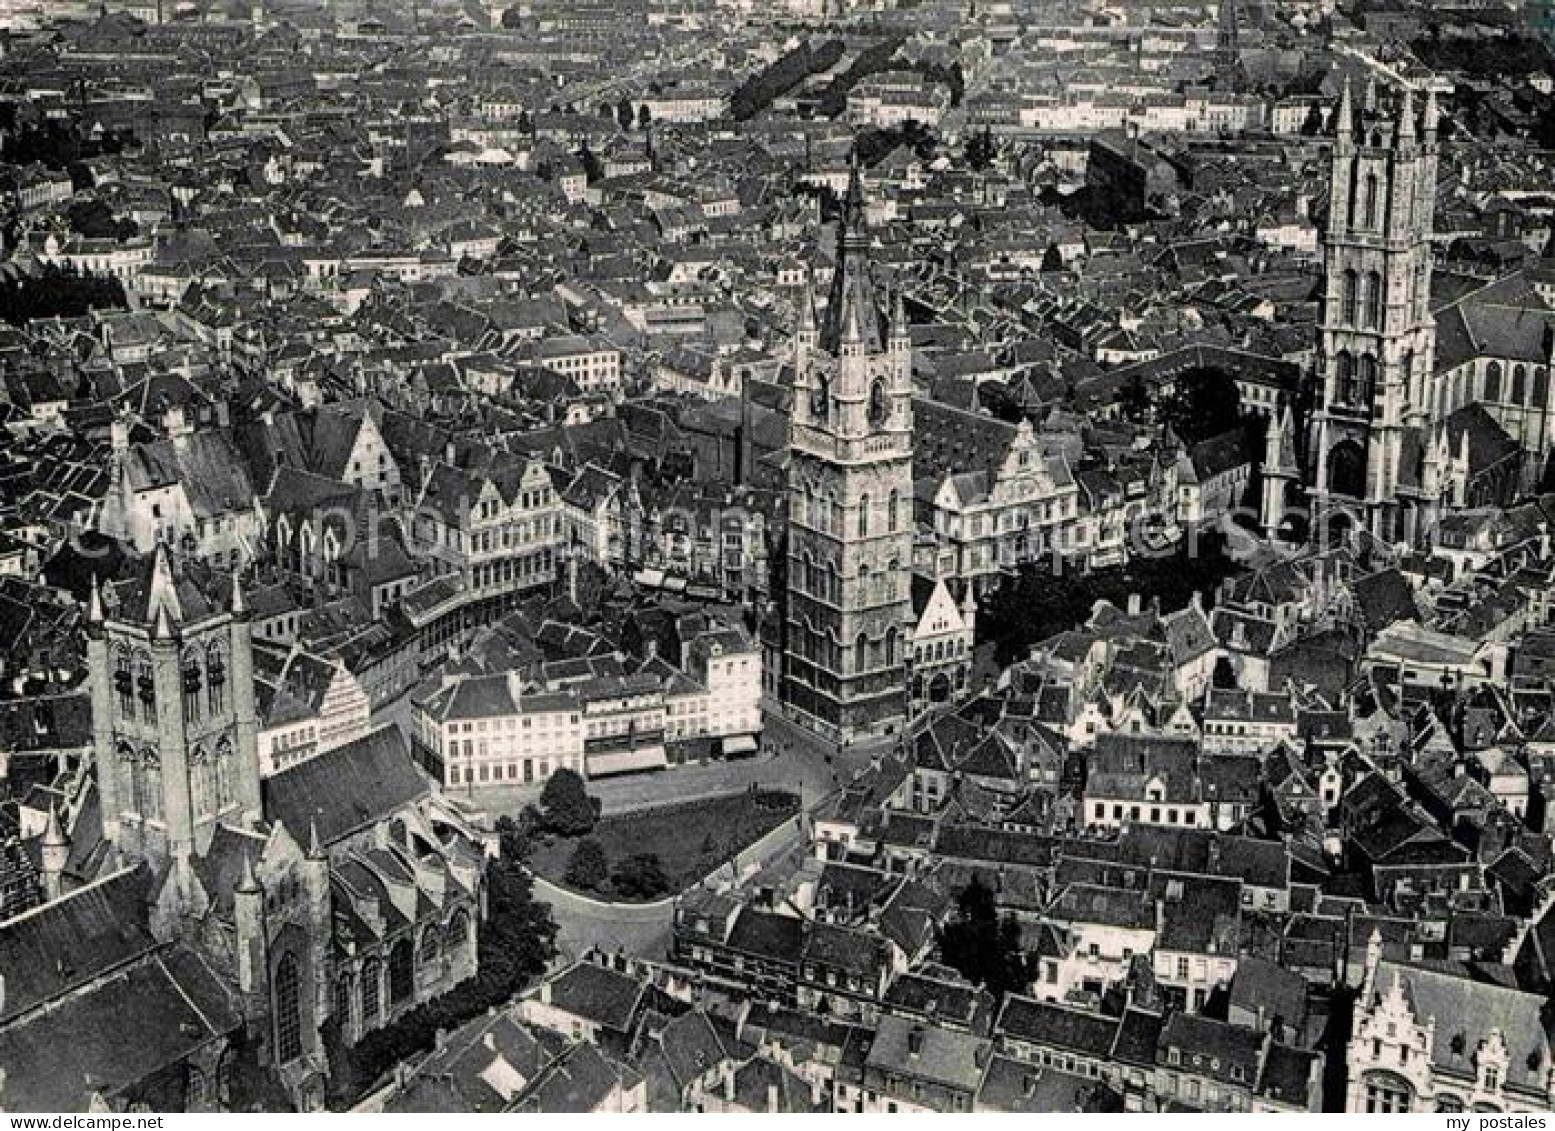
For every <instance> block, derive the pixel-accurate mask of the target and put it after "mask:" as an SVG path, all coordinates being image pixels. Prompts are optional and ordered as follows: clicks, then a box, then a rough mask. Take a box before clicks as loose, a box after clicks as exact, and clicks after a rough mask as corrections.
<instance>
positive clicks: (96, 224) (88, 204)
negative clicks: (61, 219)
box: [65, 200, 140, 240]
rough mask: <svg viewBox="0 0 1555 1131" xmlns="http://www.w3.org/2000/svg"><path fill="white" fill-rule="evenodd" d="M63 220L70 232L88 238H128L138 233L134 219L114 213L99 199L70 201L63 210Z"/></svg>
mask: <svg viewBox="0 0 1555 1131" xmlns="http://www.w3.org/2000/svg"><path fill="white" fill-rule="evenodd" d="M65 220H66V222H67V223H69V225H70V230H71V231H72V232H76V233H77V234H79V235H83V236H86V237H87V238H88V239H109V240H128V239H133V238H134V237H135V236H137V235H139V234H140V226H139V225H137V224H136V223H135V221H134V220H131V219H129V218H128V217H125V218H123V219H121V218H120V217H118V216H116V215H114V212H113V209H111V208H109V207H108V206H107V205H106V204H104V203H103V202H102V201H100V200H77V201H72V202H71V204H70V207H69V208H67V209H66V210H65Z"/></svg>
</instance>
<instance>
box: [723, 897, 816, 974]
mask: <svg viewBox="0 0 1555 1131" xmlns="http://www.w3.org/2000/svg"><path fill="white" fill-rule="evenodd" d="M803 945H804V923H803V922H802V921H801V920H799V919H795V918H793V917H792V916H788V915H774V914H772V913H770V912H767V911H757V910H755V909H754V908H750V907H747V908H745V909H743V910H742V911H741V912H740V916H739V918H738V919H736V920H735V922H734V929H733V930H732V931H730V932H729V948H730V949H731V950H738V951H741V952H742V953H745V954H754V955H758V956H760V957H763V958H769V959H774V960H777V961H781V962H788V963H793V964H796V965H797V964H798V962H799V952H800V949H801V948H802V947H803Z"/></svg>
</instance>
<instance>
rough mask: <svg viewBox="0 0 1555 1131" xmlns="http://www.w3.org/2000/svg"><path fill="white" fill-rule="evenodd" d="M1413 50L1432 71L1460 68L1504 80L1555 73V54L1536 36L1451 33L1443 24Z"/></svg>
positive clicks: (1459, 69)
mask: <svg viewBox="0 0 1555 1131" xmlns="http://www.w3.org/2000/svg"><path fill="white" fill-rule="evenodd" d="M1410 49H1411V50H1413V51H1414V53H1415V54H1416V55H1417V56H1419V58H1420V61H1421V62H1422V63H1424V64H1425V65H1426V66H1427V67H1430V68H1431V69H1432V70H1433V71H1459V72H1462V73H1464V74H1467V75H1471V76H1473V77H1475V78H1494V79H1502V78H1507V77H1510V76H1517V77H1521V76H1523V75H1531V74H1535V73H1537V72H1539V71H1543V72H1544V73H1546V74H1555V53H1552V51H1551V49H1550V47H1549V46H1548V45H1547V44H1545V43H1544V42H1543V41H1542V40H1540V39H1539V38H1538V37H1537V36H1533V35H1519V34H1516V33H1511V34H1506V35H1499V36H1456V35H1454V36H1448V35H1443V34H1441V29H1440V26H1437V28H1436V29H1435V31H1434V34H1428V35H1426V36H1425V37H1424V38H1421V39H1417V40H1415V41H1414V42H1413V43H1411V44H1410Z"/></svg>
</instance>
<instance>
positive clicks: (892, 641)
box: [885, 627, 897, 666]
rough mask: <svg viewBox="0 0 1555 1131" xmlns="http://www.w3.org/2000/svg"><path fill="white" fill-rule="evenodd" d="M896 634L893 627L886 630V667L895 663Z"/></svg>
mask: <svg viewBox="0 0 1555 1131" xmlns="http://www.w3.org/2000/svg"><path fill="white" fill-rule="evenodd" d="M896 649H897V634H896V629H895V628H894V627H892V628H888V629H887V630H886V634H885V662H886V664H887V665H888V666H890V665H893V664H895V663H896Z"/></svg>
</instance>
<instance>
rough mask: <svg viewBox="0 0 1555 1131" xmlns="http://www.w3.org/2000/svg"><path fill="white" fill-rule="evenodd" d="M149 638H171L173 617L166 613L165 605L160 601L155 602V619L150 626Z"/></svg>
mask: <svg viewBox="0 0 1555 1131" xmlns="http://www.w3.org/2000/svg"><path fill="white" fill-rule="evenodd" d="M151 639H153V640H171V639H173V618H172V617H171V616H169V615H168V611H167V606H166V605H165V604H163V603H162V602H160V601H159V602H157V617H156V621H155V622H154V623H153V624H152V626H151Z"/></svg>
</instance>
